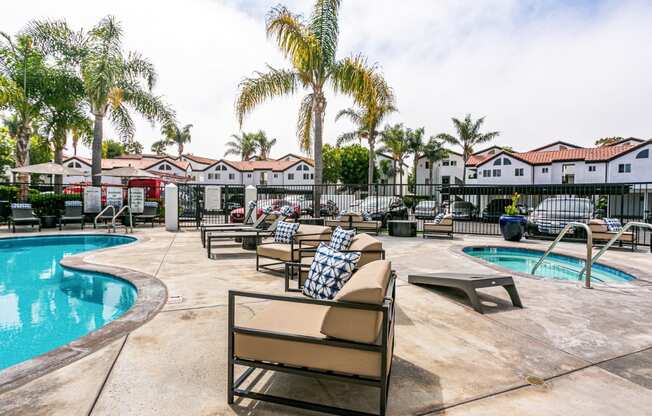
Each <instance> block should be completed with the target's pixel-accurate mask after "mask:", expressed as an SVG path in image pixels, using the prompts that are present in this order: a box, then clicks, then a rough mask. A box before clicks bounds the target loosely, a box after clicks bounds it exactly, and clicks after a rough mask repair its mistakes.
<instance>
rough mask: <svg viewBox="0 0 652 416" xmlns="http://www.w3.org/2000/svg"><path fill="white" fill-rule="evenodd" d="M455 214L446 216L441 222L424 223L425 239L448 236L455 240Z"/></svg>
mask: <svg viewBox="0 0 652 416" xmlns="http://www.w3.org/2000/svg"><path fill="white" fill-rule="evenodd" d="M453 226H454V223H453V214H446V215H444V216H443V217H442V218H441V220H439V221H437V220H435V221H434V222H424V223H423V238H427V237H439V236H442V235H444V236H448V237H450V238H453Z"/></svg>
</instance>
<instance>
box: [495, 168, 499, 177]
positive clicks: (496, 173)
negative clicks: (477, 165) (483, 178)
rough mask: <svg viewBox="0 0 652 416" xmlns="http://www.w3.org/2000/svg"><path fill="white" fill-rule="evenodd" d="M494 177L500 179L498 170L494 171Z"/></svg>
mask: <svg viewBox="0 0 652 416" xmlns="http://www.w3.org/2000/svg"><path fill="white" fill-rule="evenodd" d="M494 177H496V178H500V169H494Z"/></svg>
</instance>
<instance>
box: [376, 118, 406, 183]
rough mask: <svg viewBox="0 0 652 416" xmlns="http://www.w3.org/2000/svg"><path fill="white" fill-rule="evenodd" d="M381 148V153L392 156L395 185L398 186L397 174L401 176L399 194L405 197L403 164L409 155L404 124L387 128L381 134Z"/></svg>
mask: <svg viewBox="0 0 652 416" xmlns="http://www.w3.org/2000/svg"><path fill="white" fill-rule="evenodd" d="M381 135H382V138H381V144H382V146H381V148H380V149H379V152H382V153H387V154H389V155H390V156H391V158H392V161H393V164H394V184H396V173H398V174H399V192H400V194H401V195H403V164H404V163H405V162H404V161H405V159H406V158H407V156H408V154H409V148H408V142H407V131H406V129H405V127H403V124H395V125H393V126H385V129H384V130H383V132H382V133H381Z"/></svg>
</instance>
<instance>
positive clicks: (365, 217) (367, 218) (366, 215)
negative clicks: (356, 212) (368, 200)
mask: <svg viewBox="0 0 652 416" xmlns="http://www.w3.org/2000/svg"><path fill="white" fill-rule="evenodd" d="M362 219H363V220H365V221H371V220H373V218H371V214H370V213H369V212H363V213H362Z"/></svg>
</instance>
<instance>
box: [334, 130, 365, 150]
mask: <svg viewBox="0 0 652 416" xmlns="http://www.w3.org/2000/svg"><path fill="white" fill-rule="evenodd" d="M359 139H360V134H359V132H357V131H352V132H348V133H342V134H340V136H339V137H338V138H337V147H340V146H342V145H343V144H345V143H351V142H353V141H356V140H359Z"/></svg>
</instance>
